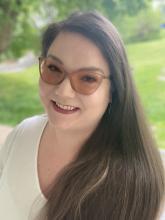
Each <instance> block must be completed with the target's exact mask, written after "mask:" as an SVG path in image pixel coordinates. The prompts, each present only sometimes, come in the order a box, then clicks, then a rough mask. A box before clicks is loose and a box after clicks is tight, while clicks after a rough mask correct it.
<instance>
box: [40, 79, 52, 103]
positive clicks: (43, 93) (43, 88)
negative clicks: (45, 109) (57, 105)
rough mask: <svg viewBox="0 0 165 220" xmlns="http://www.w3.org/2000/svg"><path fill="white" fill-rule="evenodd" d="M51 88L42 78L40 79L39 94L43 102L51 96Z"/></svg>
mask: <svg viewBox="0 0 165 220" xmlns="http://www.w3.org/2000/svg"><path fill="white" fill-rule="evenodd" d="M50 91H51V90H50V88H49V86H48V85H46V84H45V83H44V82H42V80H41V79H40V80H39V95H40V98H41V101H42V102H45V101H46V100H47V99H48V98H49V94H50Z"/></svg>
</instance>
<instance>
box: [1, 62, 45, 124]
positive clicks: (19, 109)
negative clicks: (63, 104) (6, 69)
mask: <svg viewBox="0 0 165 220" xmlns="http://www.w3.org/2000/svg"><path fill="white" fill-rule="evenodd" d="M0 91H1V92H0V123H1V124H8V125H16V124H17V123H18V122H20V121H21V120H22V119H24V118H26V117H29V116H32V115H35V114H38V113H41V112H43V108H42V106H41V104H40V101H39V95H38V68H37V66H33V67H32V68H29V69H27V70H26V71H23V72H20V73H4V74H0Z"/></svg>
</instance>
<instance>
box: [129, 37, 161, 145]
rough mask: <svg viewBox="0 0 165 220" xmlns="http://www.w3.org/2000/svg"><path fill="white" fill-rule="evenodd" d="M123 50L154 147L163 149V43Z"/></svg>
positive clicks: (135, 45) (144, 44) (135, 46)
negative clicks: (153, 139)
mask: <svg viewBox="0 0 165 220" xmlns="http://www.w3.org/2000/svg"><path fill="white" fill-rule="evenodd" d="M127 50H128V54H129V60H130V63H131V65H132V67H133V69H134V78H135V81H136V84H137V88H138V91H139V93H140V96H141V99H142V103H143V106H144V108H145V112H146V115H147V116H148V118H149V121H150V123H151V125H152V128H153V131H154V134H155V137H156V140H157V142H158V146H159V147H160V148H165V39H161V40H156V41H152V42H146V43H138V44H134V45H129V46H128V47H127ZM161 77H162V78H163V77H164V80H161Z"/></svg>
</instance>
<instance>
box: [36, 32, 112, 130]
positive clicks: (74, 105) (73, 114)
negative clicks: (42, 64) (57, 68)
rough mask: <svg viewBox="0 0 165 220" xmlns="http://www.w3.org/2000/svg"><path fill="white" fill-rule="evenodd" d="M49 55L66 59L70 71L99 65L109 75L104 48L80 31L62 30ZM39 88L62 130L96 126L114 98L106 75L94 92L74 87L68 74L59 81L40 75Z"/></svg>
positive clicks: (53, 122)
mask: <svg viewBox="0 0 165 220" xmlns="http://www.w3.org/2000/svg"><path fill="white" fill-rule="evenodd" d="M47 55H48V56H49V55H51V56H54V59H55V62H56V63H57V62H59V64H61V63H62V65H63V66H64V67H65V69H67V70H68V72H69V71H70V72H72V71H76V70H78V69H81V68H88V67H96V68H99V69H101V70H102V71H103V72H104V74H105V76H109V67H108V64H107V62H106V60H105V59H104V57H103V55H102V54H101V52H100V50H99V49H98V48H97V47H96V46H95V44H94V43H92V42H91V41H90V40H88V39H87V38H86V37H84V36H82V35H80V34H77V33H70V32H65V33H64V32H63V33H60V34H59V35H58V36H57V38H56V39H55V40H54V42H53V43H52V45H51V46H50V48H49V50H48V53H47ZM39 91H40V98H41V101H42V104H43V106H44V108H45V111H46V112H47V114H48V118H49V122H50V123H51V124H52V125H54V126H55V127H56V128H58V129H62V130H66V129H69V130H70V131H72V130H76V131H77V130H81V131H83V130H84V131H88V130H89V131H90V130H91V129H94V128H95V127H96V126H97V124H98V122H99V121H100V119H101V118H102V116H103V114H104V112H105V110H106V108H107V105H108V103H109V102H111V97H110V95H109V94H110V92H109V91H110V81H109V79H103V80H102V82H101V84H100V86H99V87H98V89H97V90H96V91H95V92H94V93H92V94H90V95H83V94H80V93H78V92H76V91H74V90H73V88H72V87H71V84H70V80H69V78H68V77H66V78H65V79H64V80H63V81H62V82H61V83H60V84H58V85H50V84H47V83H46V82H44V81H43V80H42V79H41V78H40V80H39ZM57 105H58V106H57Z"/></svg>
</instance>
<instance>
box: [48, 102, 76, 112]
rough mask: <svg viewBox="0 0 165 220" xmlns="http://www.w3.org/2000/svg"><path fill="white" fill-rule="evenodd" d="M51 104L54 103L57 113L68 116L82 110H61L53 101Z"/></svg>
mask: <svg viewBox="0 0 165 220" xmlns="http://www.w3.org/2000/svg"><path fill="white" fill-rule="evenodd" d="M51 103H52V106H53V109H54V110H55V111H56V112H58V113H61V114H66V115H68V114H73V113H75V112H77V111H79V110H80V109H79V108H75V109H73V110H66V109H62V108H60V107H59V106H57V105H56V102H55V101H53V100H51Z"/></svg>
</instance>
